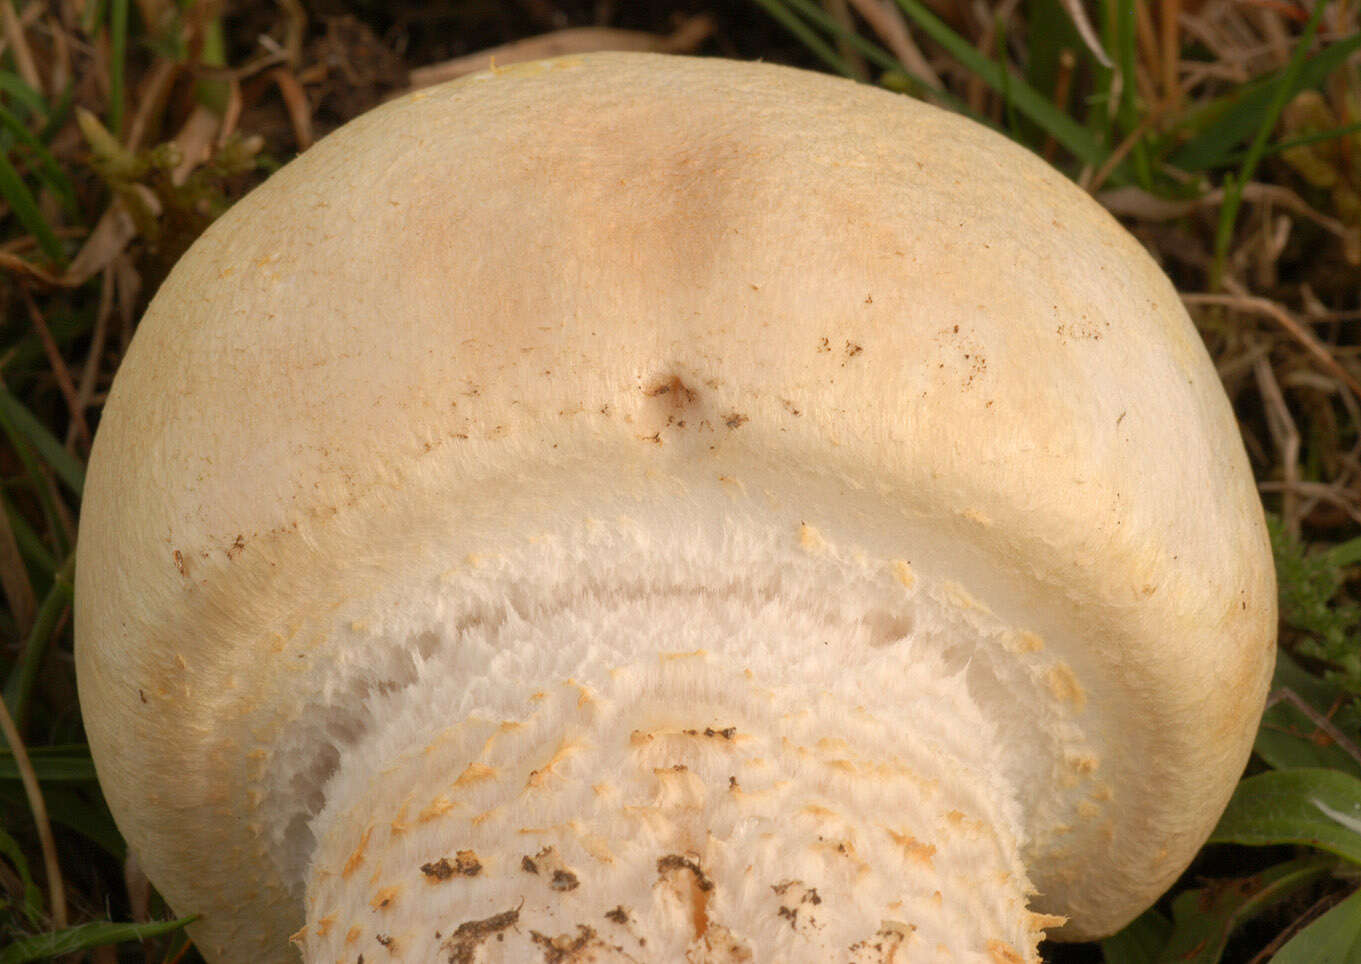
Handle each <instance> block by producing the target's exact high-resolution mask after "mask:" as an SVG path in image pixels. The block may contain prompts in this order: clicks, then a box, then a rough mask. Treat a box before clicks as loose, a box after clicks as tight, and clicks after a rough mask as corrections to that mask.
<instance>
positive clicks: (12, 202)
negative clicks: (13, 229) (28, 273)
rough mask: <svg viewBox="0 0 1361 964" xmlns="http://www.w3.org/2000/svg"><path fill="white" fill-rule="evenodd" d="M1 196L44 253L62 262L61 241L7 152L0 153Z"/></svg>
mask: <svg viewBox="0 0 1361 964" xmlns="http://www.w3.org/2000/svg"><path fill="white" fill-rule="evenodd" d="M0 197H3V198H4V199H5V201H6V202H7V203H8V204H9V206H10V210H12V211H13V212H14V216H15V217H16V218H18V219H19V223H20V224H22V225H23V226H24V230H26V231H27V232H28V233H29V234H31V235H33V237H34V238H36V239H37V241H38V246H39V247H40V248H42V249H43V254H45V255H47V256H48V257H49V258H51V259H52V260H53V261H56V262H58V263H60V262H61V261H62V260H63V252H62V249H61V241H59V240H58V239H57V233H56V232H55V231H53V230H52V225H50V224H48V223H47V218H45V217H43V215H42V212H41V211H39V210H38V202H37V201H35V200H34V199H33V194H32V192H30V191H29V189H28V185H27V184H25V183H24V179H23V178H22V177H20V176H19V172H18V170H16V169H15V167H14V165H13V163H11V162H10V158H9V155H8V154H7V153H6V154H0Z"/></svg>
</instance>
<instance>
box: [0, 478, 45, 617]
mask: <svg viewBox="0 0 1361 964" xmlns="http://www.w3.org/2000/svg"><path fill="white" fill-rule="evenodd" d="M0 586H3V587H4V591H5V600H6V601H7V602H8V603H9V608H10V614H11V615H12V616H13V617H14V624H15V627H16V628H17V629H18V635H19V636H21V637H22V636H26V635H28V631H29V630H30V629H32V628H33V616H34V614H36V613H37V611H38V597H37V596H36V595H34V592H33V583H32V581H31V580H30V579H29V578H28V570H27V569H26V568H24V560H23V556H22V555H20V553H19V541H18V540H17V539H16V538H15V536H14V528H13V526H11V525H10V521H9V514H8V513H6V512H5V509H4V506H2V505H0Z"/></svg>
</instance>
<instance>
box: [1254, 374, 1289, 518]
mask: <svg viewBox="0 0 1361 964" xmlns="http://www.w3.org/2000/svg"><path fill="white" fill-rule="evenodd" d="M1252 373H1253V375H1254V376H1255V377H1256V381H1257V390H1258V391H1259V392H1261V394H1262V407H1263V409H1264V410H1265V412H1266V424H1267V429H1268V431H1270V432H1271V438H1272V441H1274V442H1275V443H1276V449H1277V451H1278V452H1279V453H1280V456H1281V471H1282V473H1283V474H1284V475H1285V481H1286V485H1287V487H1286V488H1284V489H1282V490H1281V518H1282V520H1283V521H1284V524H1285V528H1286V531H1287V532H1289V533H1290V534H1291V535H1293V536H1295V537H1296V538H1298V537H1299V534H1300V516H1299V505H1298V502H1299V500H1298V498H1297V493H1298V488H1297V487H1298V485H1299V482H1300V432H1299V429H1298V428H1296V427H1295V419H1294V418H1293V417H1292V416H1291V414H1290V407H1289V406H1288V405H1286V403H1285V396H1284V395H1282V394H1281V386H1280V384H1279V383H1278V382H1277V381H1276V373H1275V372H1274V371H1272V368H1271V362H1270V360H1269V359H1268V358H1267V357H1266V356H1263V357H1261V358H1259V359H1257V361H1256V363H1255V364H1254V365H1253V366H1252Z"/></svg>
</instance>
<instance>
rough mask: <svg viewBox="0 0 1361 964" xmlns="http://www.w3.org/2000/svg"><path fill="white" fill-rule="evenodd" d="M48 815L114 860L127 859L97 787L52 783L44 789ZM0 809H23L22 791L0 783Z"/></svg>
mask: <svg viewBox="0 0 1361 964" xmlns="http://www.w3.org/2000/svg"><path fill="white" fill-rule="evenodd" d="M43 798H44V800H45V801H46V803H47V816H48V819H49V820H51V821H52V823H53V824H54V825H55V824H60V825H61V826H63V827H65V828H66V829H68V830H70V831H71V832H72V833H74V834H75V835H77V836H80V837H84V838H85V839H86V840H88V841H90V843H92V844H94V845H95V846H96V847H98V848H99V849H100V850H102V851H104V852H105V853H107V854H108V855H109V856H110V857H112V858H113V859H114V860H116V861H120V862H121V861H122V860H123V858H124V857H126V856H127V852H128V849H127V844H126V843H125V842H124V841H123V837H122V835H121V834H120V833H119V832H118V827H117V826H116V825H115V824H114V822H113V816H112V815H111V814H110V813H109V806H108V804H107V803H105V802H104V798H103V797H102V796H101V795H99V793H98V788H90V787H84V786H80V785H79V784H74V783H54V784H52V785H50V786H47V787H44V788H43ZM0 807H12V808H14V809H15V810H26V809H27V807H28V800H27V798H26V797H25V796H24V791H23V790H22V789H20V788H19V787H17V786H14V785H13V784H6V783H0Z"/></svg>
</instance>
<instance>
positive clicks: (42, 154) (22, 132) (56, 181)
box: [0, 107, 79, 218]
mask: <svg viewBox="0 0 1361 964" xmlns="http://www.w3.org/2000/svg"><path fill="white" fill-rule="evenodd" d="M0 126H2V127H4V128H5V129H6V130H8V131H9V132H10V133H11V134H13V135H14V136H15V137H16V138H18V139H19V140H20V141H21V142H22V143H23V144H24V145H25V146H26V147H28V149H29V150H31V151H32V152H33V154H34V156H36V157H37V159H38V167H39V169H40V172H41V174H42V177H43V180H44V181H46V182H47V185H48V187H50V188H51V189H52V191H53V192H54V193H55V194H56V195H57V196H58V197H59V198H61V202H62V205H63V206H64V207H65V208H66V211H67V213H68V214H70V215H71V216H72V217H73V218H75V217H77V216H78V214H79V211H78V210H77V208H76V190H75V188H74V187H72V186H71V179H70V178H68V177H67V176H66V172H65V171H63V170H62V169H61V165H60V164H58V163H57V159H56V158H55V157H53V156H52V152H51V151H49V150H48V149H47V146H46V145H45V144H43V142H42V141H40V140H38V138H36V137H34V136H33V134H32V132H30V131H29V129H28V128H27V127H25V126H24V123H23V121H21V120H19V118H17V117H15V116H14V115H13V114H12V113H10V112H9V111H7V110H5V109H4V108H3V107H0Z"/></svg>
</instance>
